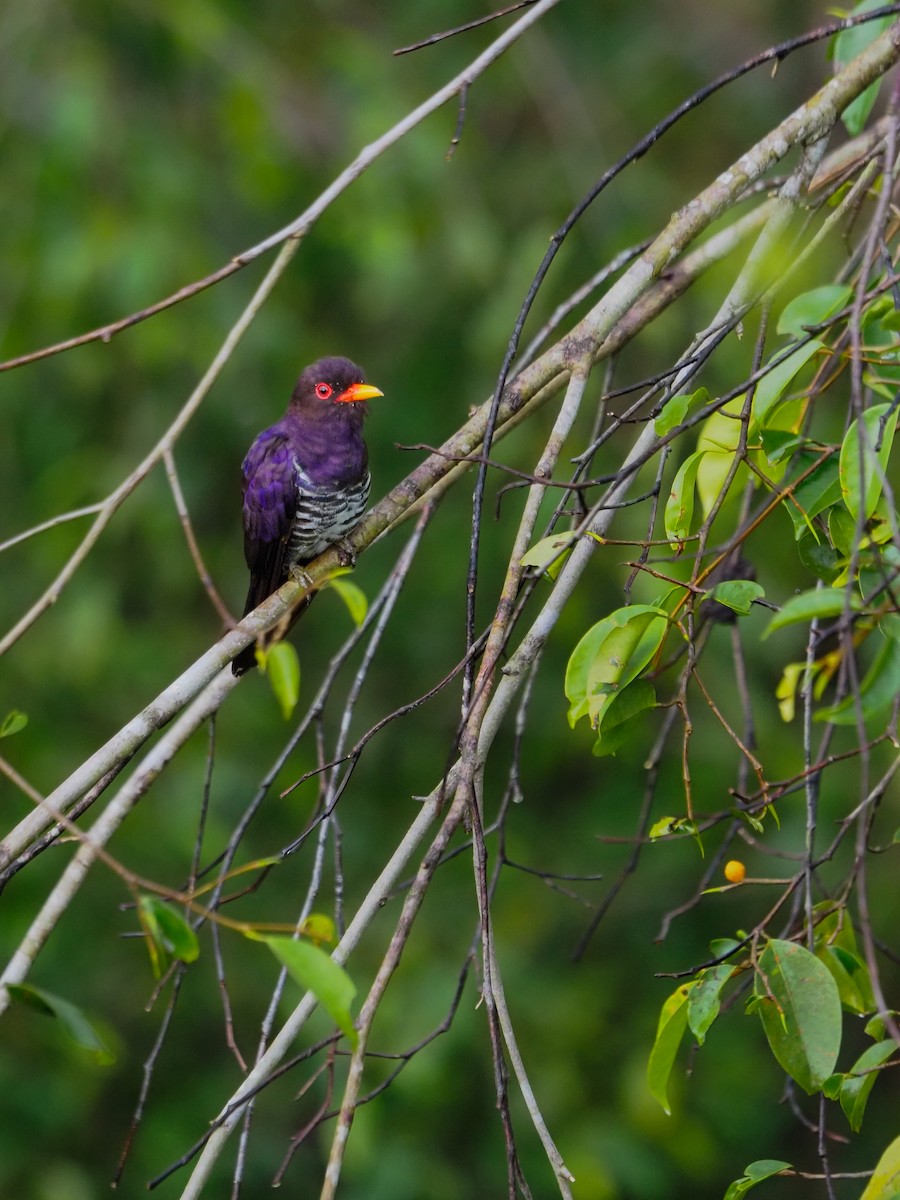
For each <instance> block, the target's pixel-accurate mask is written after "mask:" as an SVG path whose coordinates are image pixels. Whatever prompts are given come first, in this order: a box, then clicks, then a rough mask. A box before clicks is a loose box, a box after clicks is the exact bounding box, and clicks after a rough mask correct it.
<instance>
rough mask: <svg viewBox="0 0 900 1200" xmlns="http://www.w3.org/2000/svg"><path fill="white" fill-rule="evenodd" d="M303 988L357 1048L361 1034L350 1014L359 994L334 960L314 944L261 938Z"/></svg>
mask: <svg viewBox="0 0 900 1200" xmlns="http://www.w3.org/2000/svg"><path fill="white" fill-rule="evenodd" d="M262 940H263V941H264V942H265V943H266V945H267V946H268V947H269V949H270V950H271V951H272V953H273V954H274V955H275V957H276V958H277V959H278V961H279V962H281V963H282V964H283V965H284V966H285V967H286V968H287V971H288V974H289V975H290V976H291V978H292V979H293V980H294V981H295V982H296V983H299V984H300V986H301V987H302V988H306V989H307V990H308V991H310V992H312V993H313V995H314V996H315V997H316V999H317V1000H318V1001H319V1003H320V1004H321V1005H322V1007H323V1008H324V1009H325V1011H326V1012H327V1013H328V1015H329V1016H330V1017H331V1019H332V1020H333V1021H334V1023H335V1024H336V1025H337V1027H338V1029H340V1030H341V1031H342V1032H343V1033H345V1034H346V1035H347V1037H348V1038H349V1040H350V1042H351V1044H352V1045H354V1046H355V1045H356V1043H357V1040H358V1035H357V1032H356V1029H355V1028H354V1026H353V1018H352V1016H351V1015H350V1005H351V1003H352V1001H353V997H354V996H355V995H356V985H355V984H354V982H353V980H352V979H351V978H350V976H349V975H348V974H347V972H346V971H345V970H344V968H343V967H342V966H341V965H340V963H336V962H335V961H334V959H333V958H332V957H331V956H330V955H329V954H326V953H325V951H324V950H320V949H319V947H318V946H314V945H313V944H312V943H311V942H307V941H302V940H297V939H296V938H289V937H266V938H263V939H262Z"/></svg>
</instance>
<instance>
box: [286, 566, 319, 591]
mask: <svg viewBox="0 0 900 1200" xmlns="http://www.w3.org/2000/svg"><path fill="white" fill-rule="evenodd" d="M288 574H289V575H290V577H291V579H293V581H294V583H299V584H300V586H301V587H302V588H304V589H305V590H306V591H311V590H312V588H313V587H315V584H314V583H313V581H312V578H311V577H310V576H309V575H308V574H307V573H306V571H305V570H304V569H303V567H302V566H301V565H300V564H299V563H294V565H293V566H291V567H288Z"/></svg>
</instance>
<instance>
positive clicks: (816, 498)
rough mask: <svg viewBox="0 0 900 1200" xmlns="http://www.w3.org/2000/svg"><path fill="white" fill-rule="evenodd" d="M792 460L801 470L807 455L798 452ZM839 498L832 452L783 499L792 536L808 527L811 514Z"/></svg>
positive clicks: (836, 466) (802, 532)
mask: <svg viewBox="0 0 900 1200" xmlns="http://www.w3.org/2000/svg"><path fill="white" fill-rule="evenodd" d="M794 462H795V463H796V465H797V467H798V468H799V471H800V472H801V473H802V472H803V471H804V470H808V469H809V466H810V456H809V455H808V454H805V453H804V454H798V455H797V457H796V458H795V460H794ZM840 499H841V481H840V477H839V473H838V460H837V455H835V454H833V455H831V457H830V458H826V459H825V461H824V462H822V463H820V464H819V465H818V466H817V467H816V468H815V469H814V470H813V471H812V472H810V474H809V475H807V477H806V478H805V479H804V480H803V482H802V483H799V484H798V485H797V487H796V488H795V489H794V492H793V494H792V495H791V496H790V497H789V498H788V499H787V500H786V501H785V507H786V508H787V512H788V514H789V516H790V518H791V520H792V521H793V523H794V539H795V541H799V539H800V537H801V536H802V535H803V534H804V533H806V532H807V530H810V531H811V530H812V520H813V517H817V516H818V515H819V513H820V512H823V511H824V510H825V509H826V508H831V506H832V505H834V504H837V503H838V502H839V501H840Z"/></svg>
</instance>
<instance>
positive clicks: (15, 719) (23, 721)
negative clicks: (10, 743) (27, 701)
mask: <svg viewBox="0 0 900 1200" xmlns="http://www.w3.org/2000/svg"><path fill="white" fill-rule="evenodd" d="M27 724H28V717H27V715H26V714H25V713H23V712H19V710H18V709H17V708H13V709H11V710H10V711H9V712H8V713H7V714H6V716H5V717H4V718H3V721H2V723H0V738H5V737H12V735H13V734H14V733H18V732H19V730H20V729H24V728H25V726H26V725H27Z"/></svg>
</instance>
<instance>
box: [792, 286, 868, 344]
mask: <svg viewBox="0 0 900 1200" xmlns="http://www.w3.org/2000/svg"><path fill="white" fill-rule="evenodd" d="M852 295H853V289H852V288H851V287H848V285H847V284H843V283H826V284H825V285H824V286H823V287H817V288H813V289H812V291H809V292H803V293H802V295H800V296H795V297H794V299H793V300H791V301H790V303H788V304H786V305H785V306H784V308H783V309H782V313H781V316H780V317H779V318H778V330H777V332H778V333H781V334H785V335H787V336H788V337H796V338H801V337H806V328H805V327H806V326H807V325H819V324H821V323H822V321H824V320H825V318H826V317H830V316H831V314H832V313H835V312H837V311H838V309H839V308H843V307H844V305H845V304H846V303H847V301H848V300H849V299H850V297H851V296H852Z"/></svg>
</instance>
